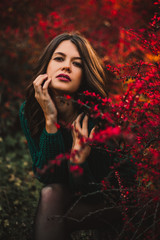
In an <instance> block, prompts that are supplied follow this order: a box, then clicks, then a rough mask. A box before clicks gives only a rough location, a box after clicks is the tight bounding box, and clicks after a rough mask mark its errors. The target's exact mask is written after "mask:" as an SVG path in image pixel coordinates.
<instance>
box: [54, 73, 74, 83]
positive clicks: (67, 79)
mask: <svg viewBox="0 0 160 240" xmlns="http://www.w3.org/2000/svg"><path fill="white" fill-rule="evenodd" d="M56 78H58V79H59V80H61V81H64V82H70V81H71V79H70V77H69V76H68V75H66V74H59V75H58V76H57V77H56Z"/></svg>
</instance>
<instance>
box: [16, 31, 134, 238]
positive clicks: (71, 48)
mask: <svg viewBox="0 0 160 240" xmlns="http://www.w3.org/2000/svg"><path fill="white" fill-rule="evenodd" d="M84 90H89V91H92V92H95V93H96V94H99V95H100V96H101V97H103V98H104V97H107V75H106V74H105V72H104V68H103V65H102V63H101V61H100V59H99V58H98V56H97V54H96V53H95V51H94V50H93V48H92V47H91V45H90V44H89V42H88V41H87V40H86V39H85V38H84V37H82V36H81V35H80V34H77V33H73V34H69V33H63V34H61V35H59V36H57V37H56V38H54V39H53V40H52V41H51V42H50V43H49V45H48V46H47V47H46V48H45V50H44V52H43V53H42V55H41V57H40V59H39V61H38V64H37V67H36V71H35V75H34V80H33V81H32V82H31V83H30V84H29V87H28V89H27V96H26V101H25V102H24V103H23V104H22V106H21V109H20V119H21V125H22V129H23V131H24V133H25V135H26V138H27V141H28V146H29V149H30V153H31V156H32V159H33V170H34V173H35V176H36V177H37V178H38V179H39V181H41V182H43V183H44V184H45V185H46V186H45V187H44V188H43V189H42V192H41V197H40V201H39V206H38V210H37V214H36V219H35V239H36V240H42V239H45V240H49V239H58V240H61V239H70V234H71V233H72V232H73V231H74V230H76V229H84V228H86V229H89V228H96V229H100V228H101V227H102V226H103V225H104V226H108V224H109V225H110V227H109V228H108V230H107V231H108V232H109V229H111V225H112V226H113V221H116V220H117V221H118V220H119V219H121V214H120V213H119V211H118V210H117V209H115V208H113V209H112V211H110V210H107V208H108V206H111V205H107V204H111V201H112V200H111V198H110V200H107V199H106V195H105V196H104V194H103V193H100V192H101V191H100V192H98V190H100V186H101V184H100V183H101V181H102V180H103V179H104V177H106V178H107V180H109V181H110V184H111V186H113V185H114V186H115V187H116V188H117V186H118V185H117V180H116V179H115V177H114V173H113V172H112V171H111V169H110V167H111V166H112V165H113V164H114V159H115V157H114V156H110V155H109V154H107V153H106V152H104V151H100V150H97V149H96V148H93V147H91V146H89V145H87V144H86V142H87V139H88V138H90V139H92V138H93V135H94V131H95V127H94V123H93V121H92V120H91V119H90V118H89V117H88V114H84V112H83V108H82V107H80V106H78V105H77V104H76V99H77V96H78V94H80V93H82V92H83V91H84ZM66 95H69V96H70V97H67V98H65V97H64V96H66ZM59 125H60V128H59ZM70 125H72V129H71V128H69V127H68V126H70ZM63 153H68V155H69V158H68V157H66V158H63V160H62V161H61V162H60V164H57V163H59V161H58V160H57V162H56V161H54V160H55V159H56V157H57V156H58V155H59V154H63ZM68 155H67V156H68ZM51 160H53V162H54V164H53V165H52V168H51V169H50V168H49V170H47V166H48V164H49V163H50V161H51ZM126 166H127V167H128V165H125V166H124V169H126ZM76 167H77V168H78V169H79V170H81V171H82V174H78V175H75V174H74V172H72V171H71V170H72V169H74V168H76ZM44 169H45V171H44ZM41 170H42V171H41ZM120 171H121V170H120ZM42 172H43V173H42ZM121 172H122V174H123V173H124V172H125V171H124V170H123V168H122V171H121ZM124 175H125V174H124ZM130 179H131V178H130ZM127 181H128V179H127ZM95 191H97V193H95V194H94V192H95ZM88 193H89V194H88ZM82 194H88V195H87V196H86V197H85V198H83V197H82ZM76 201H77V202H76ZM108 201H110V203H109V202H108ZM116 201H118V200H116ZM106 202H107V203H106ZM106 206H107V207H106ZM102 209H103V211H102ZM106 211H107V212H106ZM97 212H98V214H97ZM91 213H92V214H91ZM100 213H101V214H100ZM111 216H112V217H111ZM114 216H115V217H114ZM112 218H113V219H112ZM102 223H103V224H102ZM112 229H113V227H112ZM116 231H117V229H116ZM116 231H114V230H113V231H111V232H114V233H112V234H114V235H115V234H116ZM100 232H101V230H100ZM92 234H93V232H92ZM91 238H92V239H93V235H92V237H91ZM84 239H86V238H84ZM112 239H113V238H112Z"/></svg>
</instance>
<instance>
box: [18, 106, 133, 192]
mask: <svg viewBox="0 0 160 240" xmlns="http://www.w3.org/2000/svg"><path fill="white" fill-rule="evenodd" d="M24 106H25V102H24V103H23V104H22V105H21V108H20V112H19V113H20V122H21V127H22V130H23V132H24V134H25V136H26V139H27V142H28V147H29V150H30V154H31V157H32V160H33V171H34V174H35V176H36V177H37V178H38V180H39V181H41V182H43V183H44V184H50V183H62V184H66V185H68V186H69V188H70V189H71V191H73V192H76V191H80V192H90V191H95V190H100V189H101V187H102V184H101V181H102V180H103V179H104V178H105V179H106V180H107V181H108V182H109V184H110V185H111V186H112V187H113V186H114V187H115V188H119V186H118V181H117V179H116V177H115V171H114V170H113V168H112V166H113V165H114V163H119V162H120V161H121V160H122V159H119V158H117V156H116V154H111V153H108V152H107V151H104V150H100V149H97V148H92V149H91V153H90V155H89V157H88V158H87V159H86V161H85V162H84V163H82V164H79V165H78V167H79V168H80V169H81V170H82V171H83V174H81V175H80V176H77V175H76V174H75V173H74V172H72V171H70V167H73V166H74V165H75V164H72V165H71V164H70V162H69V161H68V160H67V159H64V160H62V161H61V163H60V164H53V165H52V170H47V171H45V172H44V173H43V174H42V173H41V172H40V171H39V169H44V167H45V166H47V165H48V164H49V163H50V161H51V160H54V159H55V158H56V157H57V156H58V155H59V154H63V153H69V151H70V149H71V147H72V135H71V132H70V130H68V129H66V128H64V127H61V128H60V129H58V131H57V132H56V133H54V134H51V133H47V131H46V130H45V128H44V129H43V131H42V133H41V135H40V139H39V141H37V139H34V138H32V137H31V134H30V131H29V128H28V124H27V119H26V118H25V114H24ZM88 127H89V129H90V130H91V128H92V127H93V124H92V122H89V126H88ZM118 171H119V175H120V177H121V179H122V182H125V183H127V186H128V185H132V184H133V182H134V174H135V167H134V165H133V164H131V162H130V161H129V160H127V161H125V163H123V164H121V165H120V167H119V168H118Z"/></svg>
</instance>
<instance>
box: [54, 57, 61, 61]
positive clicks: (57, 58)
mask: <svg viewBox="0 0 160 240" xmlns="http://www.w3.org/2000/svg"><path fill="white" fill-rule="evenodd" d="M54 60H56V61H58V62H62V61H63V58H62V57H55V58H54Z"/></svg>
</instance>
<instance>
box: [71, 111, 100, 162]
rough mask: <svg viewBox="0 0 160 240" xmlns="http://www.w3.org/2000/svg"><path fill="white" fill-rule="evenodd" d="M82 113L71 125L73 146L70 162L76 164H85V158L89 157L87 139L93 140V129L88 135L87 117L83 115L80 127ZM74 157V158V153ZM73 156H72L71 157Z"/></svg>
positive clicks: (89, 149)
mask: <svg viewBox="0 0 160 240" xmlns="http://www.w3.org/2000/svg"><path fill="white" fill-rule="evenodd" d="M82 115H83V113H81V114H80V115H78V117H77V118H76V120H75V121H74V122H73V124H72V137H73V144H72V149H71V158H70V161H71V162H75V163H77V164H79V163H83V162H85V160H86V158H87V157H88V156H89V154H90V151H91V147H90V146H89V145H88V144H87V140H88V138H90V139H92V138H93V133H94V131H95V128H93V129H92V130H91V132H90V134H89V133H88V116H87V115H85V117H84V119H83V121H82V126H81V117H82ZM75 152H77V153H76V155H75V156H74V153H75ZM72 154H73V156H72Z"/></svg>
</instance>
